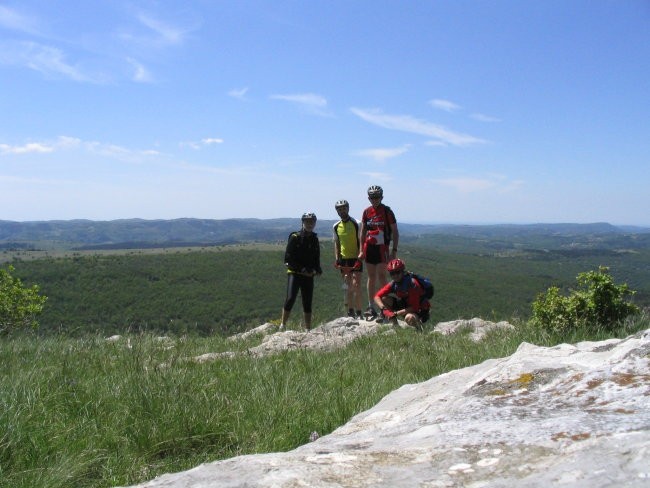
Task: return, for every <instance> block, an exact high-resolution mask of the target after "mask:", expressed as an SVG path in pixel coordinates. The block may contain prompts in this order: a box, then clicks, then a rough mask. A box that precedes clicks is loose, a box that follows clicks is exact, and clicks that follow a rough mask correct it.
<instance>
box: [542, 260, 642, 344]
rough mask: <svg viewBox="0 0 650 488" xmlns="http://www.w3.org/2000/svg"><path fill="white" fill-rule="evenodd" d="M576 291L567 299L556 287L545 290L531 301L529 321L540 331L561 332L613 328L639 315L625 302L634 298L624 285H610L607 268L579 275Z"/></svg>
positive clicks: (636, 308)
mask: <svg viewBox="0 0 650 488" xmlns="http://www.w3.org/2000/svg"><path fill="white" fill-rule="evenodd" d="M577 282H578V289H576V290H574V291H572V292H571V294H570V295H569V296H563V295H561V294H560V290H559V288H558V287H555V286H553V287H551V288H549V289H548V290H547V291H546V293H542V294H540V295H538V297H537V299H536V300H535V301H534V302H533V318H532V320H533V322H534V323H535V325H537V326H539V327H541V328H542V329H544V330H546V331H549V332H555V333H560V334H562V333H565V332H568V331H569V330H571V329H577V328H581V327H592V328H603V329H605V330H611V329H613V328H614V327H615V326H616V324H617V323H619V322H620V321H622V320H623V319H625V318H626V317H628V316H629V315H633V314H636V313H638V312H639V308H638V307H637V306H636V305H634V304H633V303H631V302H629V301H626V297H628V296H630V297H631V296H632V295H634V293H635V292H634V291H632V290H630V289H629V287H628V286H627V284H625V283H623V284H621V285H617V284H615V283H614V280H613V279H612V277H611V275H610V274H609V268H607V267H603V266H600V267H599V268H598V271H588V272H586V273H580V274H579V275H578V277H577Z"/></svg>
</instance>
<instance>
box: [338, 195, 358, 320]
mask: <svg viewBox="0 0 650 488" xmlns="http://www.w3.org/2000/svg"><path fill="white" fill-rule="evenodd" d="M334 208H335V209H336V213H338V214H339V217H340V218H341V220H339V221H338V222H337V223H336V224H334V227H333V229H332V230H333V235H334V259H335V260H336V261H335V266H336V267H337V268H339V269H340V270H341V276H343V280H344V287H345V288H346V296H345V303H346V306H347V308H348V317H358V318H360V319H362V318H363V312H361V273H362V272H363V264H362V263H361V261H360V260H359V258H358V256H359V251H360V246H359V223H358V222H357V221H356V220H355V219H354V218H353V217H350V204H349V203H348V202H347V200H339V201H338V202H336V203H335V204H334ZM355 308H356V310H355Z"/></svg>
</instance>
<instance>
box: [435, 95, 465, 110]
mask: <svg viewBox="0 0 650 488" xmlns="http://www.w3.org/2000/svg"><path fill="white" fill-rule="evenodd" d="M429 105H431V106H432V107H433V108H437V109H440V110H444V111H445V112H455V111H456V110H460V105H456V104H455V103H454V102H450V101H449V100H442V99H440V98H434V99H433V100H429Z"/></svg>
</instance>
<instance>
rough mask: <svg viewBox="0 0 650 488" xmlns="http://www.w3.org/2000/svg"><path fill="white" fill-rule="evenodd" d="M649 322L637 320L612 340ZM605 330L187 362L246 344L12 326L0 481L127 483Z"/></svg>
mask: <svg viewBox="0 0 650 488" xmlns="http://www.w3.org/2000/svg"><path fill="white" fill-rule="evenodd" d="M649 326H650V325H649V321H648V319H647V317H642V318H641V319H637V320H636V321H634V322H629V323H628V324H627V325H626V326H625V327H623V328H621V329H620V330H618V331H617V336H619V337H624V336H626V335H628V334H629V333H632V332H634V331H636V330H639V329H644V328H648V327H649ZM609 336H610V335H608V334H606V333H604V332H596V333H591V334H589V333H587V332H585V331H582V332H577V333H575V334H574V335H573V336H571V337H550V336H544V335H542V334H540V332H538V331H536V330H534V329H531V328H530V327H529V326H527V325H525V324H520V325H519V327H518V328H517V330H516V331H515V332H510V333H505V332H496V333H493V334H491V335H489V336H488V337H487V338H486V340H485V341H484V342H482V343H481V346H480V347H477V346H476V344H475V343H473V342H471V341H470V340H469V338H468V337H467V336H466V335H456V336H448V337H445V336H441V335H437V334H436V335H429V334H417V333H414V332H412V331H410V330H400V331H397V333H395V334H388V335H381V336H375V337H366V338H362V339H359V340H357V341H355V342H354V343H352V344H351V345H350V346H349V347H347V348H346V349H342V350H339V351H335V352H331V353H315V352H308V351H294V352H284V353H280V354H278V355H275V356H270V357H267V358H262V359H253V358H250V357H248V356H246V355H242V356H238V357H236V358H234V359H223V360H217V361H214V362H210V363H203V364H198V363H195V362H192V361H187V360H186V358H189V357H194V356H197V355H200V354H203V353H206V352H216V351H225V350H235V349H238V350H243V349H245V348H246V347H250V346H251V345H253V344H254V342H253V341H248V342H247V343H243V344H238V343H233V342H230V341H227V340H225V339H222V338H219V337H208V338H199V337H188V338H178V339H169V340H160V339H159V338H157V337H156V336H154V335H151V334H142V335H130V336H125V337H123V338H122V339H121V340H120V341H118V342H108V341H106V340H105V339H103V338H102V337H85V338H70V337H57V336H48V337H35V336H33V335H16V336H13V337H8V338H4V339H3V341H2V342H0V486H2V487H16V488H21V487H22V488H28V487H29V488H35V487H48V488H56V487H108V486H115V485H130V484H135V483H138V482H142V481H145V480H148V479H151V478H153V477H155V476H157V475H160V474H163V473H166V472H174V471H179V470H185V469H189V468H190V467H193V466H196V465H197V464H199V463H202V462H208V461H213V460H217V459H223V458H228V457H232V456H236V455H240V454H249V453H262V452H275V451H285V450H290V449H293V448H295V447H297V446H299V445H301V444H304V443H306V442H307V440H308V438H309V434H310V432H312V431H318V432H319V433H320V434H321V435H324V434H327V433H329V432H331V431H332V430H334V429H336V428H337V427H338V426H340V425H342V424H344V423H346V422H347V421H348V420H349V419H350V418H351V417H352V416H354V415H355V414H357V413H360V412H362V411H364V410H367V409H368V408H370V407H371V406H373V405H375V404H376V403H377V402H378V401H379V400H380V399H381V398H382V397H383V396H385V395H386V394H388V393H390V392H391V391H393V390H395V389H396V388H398V387H400V386H402V385H404V384H408V383H416V382H420V381H424V380H427V379H429V378H431V377H432V376H435V375H438V374H440V373H443V372H446V371H450V370H453V369H458V368H462V367H465V366H470V365H473V364H477V363H480V362H482V361H484V360H486V359H488V358H493V357H503V356H507V355H509V354H512V353H513V352H514V351H515V349H516V348H517V347H518V345H519V344H520V343H521V342H522V341H528V342H533V343H537V344H540V345H553V344H556V343H558V342H561V341H570V342H575V341H578V340H583V339H592V340H601V339H604V338H606V337H609ZM258 340H259V339H258Z"/></svg>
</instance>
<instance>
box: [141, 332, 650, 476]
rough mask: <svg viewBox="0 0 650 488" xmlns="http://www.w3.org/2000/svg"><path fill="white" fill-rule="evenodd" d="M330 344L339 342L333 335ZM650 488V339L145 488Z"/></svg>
mask: <svg viewBox="0 0 650 488" xmlns="http://www.w3.org/2000/svg"><path fill="white" fill-rule="evenodd" d="M331 333H334V331H332V332H331ZM551 485H552V486H571V487H585V488H587V487H588V488H594V487H620V486H625V487H642V486H643V487H647V486H650V330H648V331H646V332H644V333H641V334H637V335H635V336H633V337H629V338H627V339H625V340H610V341H605V342H599V343H593V342H589V343H587V342H585V343H580V344H576V345H568V344H562V345H559V346H556V347H552V348H544V347H537V346H534V345H532V344H526V343H524V344H522V345H521V346H520V347H519V349H518V350H517V351H516V352H515V354H513V355H512V356H510V357H507V358H502V359H492V360H488V361H485V362H484V363H482V364H479V365H477V366H473V367H468V368H464V369H461V370H457V371H452V372H449V373H446V374H442V375H440V376H437V377H434V378H431V379H430V380H428V381H425V382H423V383H419V384H414V385H404V386H403V387H401V388H399V389H397V390H395V391H394V392H392V393H390V394H389V395H387V396H386V397H385V398H384V399H382V400H381V401H380V402H379V403H378V404H377V405H376V406H375V407H373V408H371V409H370V410H367V411H365V412H363V413H360V414H359V415H357V416H355V417H354V418H353V419H351V420H350V421H349V422H348V423H347V424H346V425H344V426H342V427H340V428H338V429H337V430H335V431H334V432H332V433H331V434H329V435H326V436H322V437H320V438H318V439H317V440H315V441H313V442H309V443H307V444H305V445H303V446H301V447H299V448H297V449H294V450H293V451H290V452H285V453H271V454H257V455H248V456H239V457H235V458H231V459H228V460H223V461H217V462H213V463H208V464H203V465H200V466H197V467H196V468H194V469H191V470H189V471H185V472H181V473H175V474H167V475H164V476H160V477H158V478H156V479H154V480H152V481H149V482H147V483H143V484H141V485H138V486H139V487H140V488H145V487H146V488H163V487H165V488H217V487H219V488H226V487H264V488H272V487H273V488H281V487H286V488H289V487H292V488H293V487H350V488H352V487H391V488H401V487H409V488H410V487H414V486H418V487H475V488H478V487H488V486H489V487H503V488H506V487H512V486H517V487H547V486H551Z"/></svg>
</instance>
